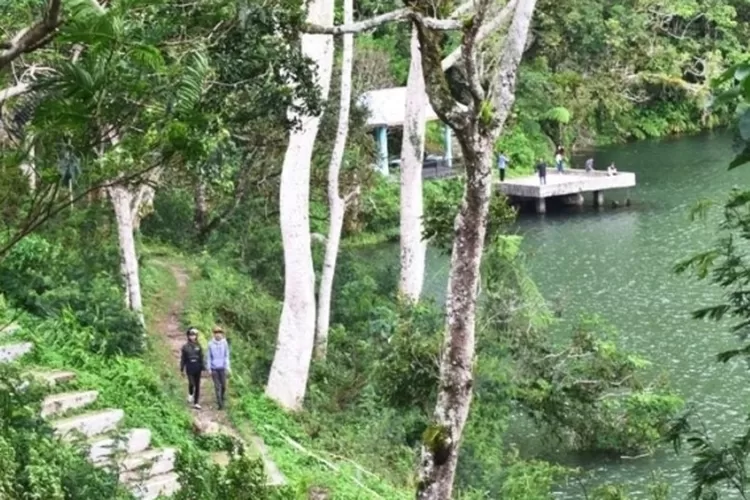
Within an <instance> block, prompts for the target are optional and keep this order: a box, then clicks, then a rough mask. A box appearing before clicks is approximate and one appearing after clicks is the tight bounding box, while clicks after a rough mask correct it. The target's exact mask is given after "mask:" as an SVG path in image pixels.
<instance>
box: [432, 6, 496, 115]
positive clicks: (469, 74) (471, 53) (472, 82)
mask: <svg viewBox="0 0 750 500" xmlns="http://www.w3.org/2000/svg"><path fill="white" fill-rule="evenodd" d="M490 3H491V0H489V1H488V0H481V2H480V3H479V8H478V9H477V12H476V14H475V15H474V18H473V19H472V20H471V22H470V23H467V26H466V28H465V29H464V36H463V39H462V40H461V57H462V58H463V62H464V70H465V72H466V80H467V81H468V84H469V92H471V96H472V98H473V99H474V105H475V107H476V108H477V109H478V108H479V106H480V105H481V102H482V101H483V100H484V90H483V89H482V83H481V81H480V77H481V75H480V74H479V69H478V68H477V52H478V50H477V43H478V42H477V37H478V35H479V30H480V29H481V27H482V25H483V24H484V19H485V17H486V15H487V9H488V8H489V5H490ZM441 66H442V63H441Z"/></svg>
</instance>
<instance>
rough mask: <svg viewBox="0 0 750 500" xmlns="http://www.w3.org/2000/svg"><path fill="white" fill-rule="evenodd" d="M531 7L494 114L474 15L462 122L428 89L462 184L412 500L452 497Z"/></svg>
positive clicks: (497, 89)
mask: <svg viewBox="0 0 750 500" xmlns="http://www.w3.org/2000/svg"><path fill="white" fill-rule="evenodd" d="M535 5H536V0H518V3H517V5H516V7H515V12H514V15H513V21H512V24H511V26H510V29H509V31H508V34H507V36H506V39H505V42H504V45H503V47H502V51H501V55H500V60H499V63H498V68H497V71H496V74H492V75H490V79H491V80H490V81H492V82H493V85H492V87H491V92H492V94H493V95H492V100H493V105H494V110H493V113H492V115H493V116H491V117H488V116H487V115H486V114H485V113H483V107H484V106H485V105H486V104H485V102H486V101H484V99H486V98H487V94H486V93H485V91H484V90H483V89H482V86H481V84H480V81H481V80H480V74H479V70H478V69H477V66H478V64H477V62H478V57H477V54H476V53H475V52H474V50H475V45H474V44H475V41H476V35H477V32H478V30H480V29H481V21H482V19H481V17H482V16H481V14H477V16H476V19H475V22H476V24H477V25H476V26H474V27H469V28H468V29H467V31H466V33H465V35H464V40H463V41H462V45H463V50H464V52H463V66H464V71H465V74H466V75H467V80H468V85H469V88H470V92H471V94H472V101H473V102H472V107H471V115H470V120H469V121H468V123H467V122H466V121H465V120H462V119H460V113H456V112H454V110H455V109H457V108H458V106H456V105H455V104H456V103H455V101H452V100H451V99H450V98H448V96H447V95H446V94H445V93H444V92H441V89H440V88H439V87H438V86H437V85H436V86H435V87H433V88H430V89H429V91H430V100H431V102H432V103H433V107H435V109H436V111H437V112H438V113H440V114H442V115H443V117H444V118H446V121H448V123H449V125H451V127H452V128H454V131H455V132H456V136H457V138H458V140H459V144H460V145H461V151H462V153H463V159H464V165H465V168H466V187H465V190H464V197H463V201H462V203H461V209H460V211H459V214H458V216H457V217H456V223H455V239H454V241H453V251H452V255H451V269H450V275H449V279H448V292H447V300H446V331H445V342H444V345H443V351H442V357H441V362H440V383H439V387H438V400H437V404H436V406H435V412H434V414H433V423H432V425H431V427H430V428H429V430H428V432H427V433H426V434H425V442H424V443H423V446H422V453H421V461H420V465H419V469H418V475H419V483H418V489H417V495H416V497H417V499H419V500H450V498H451V496H452V491H453V480H454V476H455V472H456V466H457V464H458V455H459V448H460V445H461V436H462V433H463V428H464V425H465V424H466V419H467V417H468V415H469V408H470V406H471V399H472V394H473V383H474V380H473V365H474V352H475V342H474V331H475V321H476V302H477V295H478V285H479V279H480V272H479V266H480V263H481V260H482V253H483V251H484V238H485V233H486V228H487V213H488V211H489V204H490V194H491V187H492V176H491V165H492V159H493V149H494V144H495V141H496V140H497V138H498V136H499V135H500V133H501V131H502V128H503V125H504V124H505V120H506V119H507V117H508V114H509V113H510V109H511V107H512V105H513V101H514V99H515V82H516V72H517V69H518V65H519V63H520V61H521V56H522V54H523V50H524V47H525V45H526V39H527V36H528V31H529V25H530V22H531V17H532V15H533V12H534V8H535ZM427 36H429V35H428V34H426V35H425V37H427ZM425 37H420V38H421V39H426V38H425ZM472 37H473V39H472ZM436 47H437V46H436V45H434V44H433V47H432V48H433V54H435V53H437V48H436ZM428 67H429V68H430V69H431V70H432V71H433V74H434V72H435V71H436V69H435V68H434V67H431V65H430V64H429V63H428V64H427V65H426V69H425V73H426V74H427V72H428V69H427V68H428ZM433 81H434V80H433ZM451 101H452V102H451ZM464 116H465V115H464Z"/></svg>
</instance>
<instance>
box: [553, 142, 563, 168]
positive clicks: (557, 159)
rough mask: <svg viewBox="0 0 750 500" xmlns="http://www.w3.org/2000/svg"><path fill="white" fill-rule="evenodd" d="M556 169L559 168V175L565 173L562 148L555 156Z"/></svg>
mask: <svg viewBox="0 0 750 500" xmlns="http://www.w3.org/2000/svg"><path fill="white" fill-rule="evenodd" d="M555 167H557V173H558V174H561V173H562V172H563V155H562V147H561V148H558V150H557V154H555Z"/></svg>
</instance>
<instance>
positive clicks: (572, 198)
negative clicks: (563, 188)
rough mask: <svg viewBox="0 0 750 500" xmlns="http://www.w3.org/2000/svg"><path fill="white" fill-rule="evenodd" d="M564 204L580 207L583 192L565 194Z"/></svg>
mask: <svg viewBox="0 0 750 500" xmlns="http://www.w3.org/2000/svg"><path fill="white" fill-rule="evenodd" d="M565 204H566V205H576V206H579V207H580V206H581V205H583V193H575V194H571V195H568V196H566V197H565Z"/></svg>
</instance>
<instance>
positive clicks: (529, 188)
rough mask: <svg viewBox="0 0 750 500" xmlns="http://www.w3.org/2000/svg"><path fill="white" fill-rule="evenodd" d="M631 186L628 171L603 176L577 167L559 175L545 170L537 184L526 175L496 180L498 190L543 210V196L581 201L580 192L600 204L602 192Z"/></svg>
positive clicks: (605, 173)
mask: <svg viewBox="0 0 750 500" xmlns="http://www.w3.org/2000/svg"><path fill="white" fill-rule="evenodd" d="M631 187H635V174H634V173H632V172H618V173H617V175H607V172H606V171H601V170H594V171H593V172H586V171H585V170H581V169H570V168H569V169H565V171H563V173H562V174H560V173H558V172H557V171H555V170H554V168H548V169H547V183H546V184H541V185H540V184H539V176H538V175H529V176H526V177H519V178H515V179H506V180H505V182H500V183H498V189H499V190H500V192H502V193H504V194H505V195H507V196H508V197H509V198H514V199H520V200H533V201H534V202H535V203H536V211H537V212H538V213H545V212H546V211H547V203H546V199H547V198H554V197H566V198H569V199H570V201H571V202H572V203H574V204H579V205H582V204H583V193H589V192H590V193H594V205H595V206H602V205H603V204H604V191H606V190H608V189H624V188H631Z"/></svg>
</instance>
